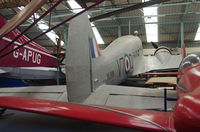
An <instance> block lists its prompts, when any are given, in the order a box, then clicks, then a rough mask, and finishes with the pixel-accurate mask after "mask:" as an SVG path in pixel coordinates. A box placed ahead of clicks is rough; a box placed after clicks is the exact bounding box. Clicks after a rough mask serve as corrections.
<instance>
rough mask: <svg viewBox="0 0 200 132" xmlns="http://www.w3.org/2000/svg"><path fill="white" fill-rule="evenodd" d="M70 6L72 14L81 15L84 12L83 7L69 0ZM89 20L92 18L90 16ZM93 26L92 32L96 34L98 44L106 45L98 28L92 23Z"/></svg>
mask: <svg viewBox="0 0 200 132" xmlns="http://www.w3.org/2000/svg"><path fill="white" fill-rule="evenodd" d="M67 2H68V4H69V5H70V7H71V8H72V12H74V13H79V12H80V11H82V10H83V9H82V7H81V6H80V5H79V4H78V3H77V2H76V1H74V0H69V1H67ZM88 18H90V16H88ZM90 24H91V26H92V30H93V32H94V35H95V38H96V40H97V43H98V44H104V41H103V39H102V37H101V35H100V33H99V31H98V30H97V28H96V27H95V25H94V23H90Z"/></svg>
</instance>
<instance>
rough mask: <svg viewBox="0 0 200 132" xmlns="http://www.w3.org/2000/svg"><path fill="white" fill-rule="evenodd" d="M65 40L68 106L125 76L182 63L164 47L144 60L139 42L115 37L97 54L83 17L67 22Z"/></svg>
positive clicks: (95, 44)
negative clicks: (67, 29) (66, 37)
mask: <svg viewBox="0 0 200 132" xmlns="http://www.w3.org/2000/svg"><path fill="white" fill-rule="evenodd" d="M68 38H69V41H68V44H67V47H66V49H67V50H66V60H67V63H66V80H67V93H68V100H69V101H72V102H80V101H82V100H84V99H85V98H87V97H88V96H89V95H90V94H91V93H92V92H93V91H95V90H96V89H98V88H99V87H101V88H103V87H108V86H109V87H110V86H111V87H113V85H117V84H119V83H121V82H123V81H125V79H126V78H127V77H129V76H133V75H137V74H140V73H144V72H149V71H152V70H164V69H173V68H178V67H179V64H180V62H181V60H182V56H181V55H172V54H171V52H170V50H169V49H168V48H166V47H160V48H157V50H156V51H155V53H154V56H144V55H143V47H142V42H141V40H140V38H139V37H138V36H134V35H127V36H123V37H119V38H117V39H116V40H114V41H113V42H112V43H111V44H110V45H109V46H108V47H107V48H105V49H104V50H103V51H99V49H98V45H97V43H96V40H95V37H94V34H93V31H92V28H91V26H90V22H89V20H88V15H87V14H83V15H81V16H79V17H77V18H75V19H74V20H72V21H71V22H70V24H69V37H68ZM118 87H119V86H118ZM120 87H123V86H120Z"/></svg>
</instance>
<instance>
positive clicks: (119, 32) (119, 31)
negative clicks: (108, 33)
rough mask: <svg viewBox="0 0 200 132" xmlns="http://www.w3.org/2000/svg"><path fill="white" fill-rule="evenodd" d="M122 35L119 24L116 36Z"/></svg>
mask: <svg viewBox="0 0 200 132" xmlns="http://www.w3.org/2000/svg"><path fill="white" fill-rule="evenodd" d="M121 36H122V28H121V26H120V25H119V26H118V37H121Z"/></svg>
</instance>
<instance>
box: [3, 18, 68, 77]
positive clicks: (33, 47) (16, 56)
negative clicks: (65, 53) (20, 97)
mask: <svg viewBox="0 0 200 132" xmlns="http://www.w3.org/2000/svg"><path fill="white" fill-rule="evenodd" d="M6 23H7V20H6V19H5V18H4V17H2V16H0V29H1V28H2V27H3V26H4V25H5V24H6ZM19 34H20V32H19V31H18V30H17V29H14V30H13V31H12V32H10V33H8V34H7V35H5V36H4V37H2V38H0V56H3V55H5V54H6V53H8V52H9V51H12V50H13V49H15V48H17V47H19V46H21V45H22V44H24V43H26V42H27V41H29V40H30V39H29V38H27V37H26V36H24V35H22V36H21V37H20V38H19V39H18V40H17V41H15V42H14V43H13V44H12V45H10V46H9V47H7V45H8V44H9V43H10V42H11V41H12V40H14V39H15V37H17V36H18V35H19ZM3 49H4V50H3ZM0 62H1V63H0V75H1V77H9V78H17V79H55V78H57V67H58V66H59V64H60V63H59V61H58V59H57V57H55V56H53V55H51V52H50V51H49V50H47V49H45V48H44V47H42V46H40V45H39V44H37V43H35V42H33V41H32V42H30V43H28V44H27V45H26V46H24V47H21V48H20V49H17V50H16V51H14V52H13V53H11V54H8V55H7V56H5V57H2V58H0ZM53 67H54V68H53ZM5 73H6V74H5ZM63 76H64V74H63Z"/></svg>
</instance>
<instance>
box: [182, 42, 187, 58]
mask: <svg viewBox="0 0 200 132" xmlns="http://www.w3.org/2000/svg"><path fill="white" fill-rule="evenodd" d="M182 55H183V59H184V58H185V57H186V50H185V44H183V46H182Z"/></svg>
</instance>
